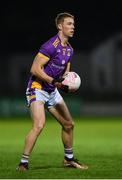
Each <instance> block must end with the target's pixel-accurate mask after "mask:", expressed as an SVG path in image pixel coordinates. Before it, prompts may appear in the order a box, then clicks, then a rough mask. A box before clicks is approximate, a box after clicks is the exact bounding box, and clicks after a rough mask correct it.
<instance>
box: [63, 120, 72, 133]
mask: <svg viewBox="0 0 122 180" xmlns="http://www.w3.org/2000/svg"><path fill="white" fill-rule="evenodd" d="M73 128H74V122H73V121H71V122H70V123H68V124H66V125H64V129H65V131H67V132H68V131H71V130H73Z"/></svg>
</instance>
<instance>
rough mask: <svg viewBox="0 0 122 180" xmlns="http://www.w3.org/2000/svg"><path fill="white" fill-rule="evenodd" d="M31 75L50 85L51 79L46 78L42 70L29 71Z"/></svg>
mask: <svg viewBox="0 0 122 180" xmlns="http://www.w3.org/2000/svg"><path fill="white" fill-rule="evenodd" d="M31 73H32V74H33V75H35V76H36V77H38V78H39V79H41V80H42V81H46V82H48V83H52V81H53V78H52V77H50V76H48V75H47V74H46V73H45V72H44V71H43V69H41V68H40V69H31Z"/></svg>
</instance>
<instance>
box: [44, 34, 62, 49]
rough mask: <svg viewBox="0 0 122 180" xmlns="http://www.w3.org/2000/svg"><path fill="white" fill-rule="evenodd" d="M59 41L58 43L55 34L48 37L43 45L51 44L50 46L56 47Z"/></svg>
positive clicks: (58, 40)
mask: <svg viewBox="0 0 122 180" xmlns="http://www.w3.org/2000/svg"><path fill="white" fill-rule="evenodd" d="M59 43H60V39H59V37H58V35H55V36H53V37H51V38H49V39H48V40H47V41H46V42H45V43H44V44H43V46H51V47H53V48H56V47H57V46H58V44H59Z"/></svg>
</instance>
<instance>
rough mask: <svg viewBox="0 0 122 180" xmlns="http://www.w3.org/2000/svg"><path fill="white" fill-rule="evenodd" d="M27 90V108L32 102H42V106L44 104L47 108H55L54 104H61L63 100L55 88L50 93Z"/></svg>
mask: <svg viewBox="0 0 122 180" xmlns="http://www.w3.org/2000/svg"><path fill="white" fill-rule="evenodd" d="M28 90H29V89H27V91H26V98H27V105H28V106H30V104H31V103H32V102H34V101H42V102H43V103H44V104H45V103H46V105H47V108H51V107H52V106H55V105H56V104H58V103H59V102H61V100H62V99H63V98H62V96H61V95H60V93H59V91H58V89H57V88H56V89H55V90H54V91H53V92H51V93H48V92H46V91H44V90H40V89H33V91H28Z"/></svg>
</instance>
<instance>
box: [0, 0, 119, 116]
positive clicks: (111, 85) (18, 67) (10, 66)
mask: <svg viewBox="0 0 122 180" xmlns="http://www.w3.org/2000/svg"><path fill="white" fill-rule="evenodd" d="M64 11H67V12H70V13H71V14H74V16H75V23H76V24H75V26H76V30H75V35H74V37H73V38H72V39H71V40H70V43H71V45H72V46H73V48H74V56H73V59H72V70H73V71H76V72H77V73H78V74H79V75H80V76H81V79H82V85H81V87H80V89H79V91H78V92H77V93H76V94H73V95H71V94H69V95H66V94H63V96H64V98H65V100H66V102H67V104H68V106H69V107H70V109H71V111H72V112H73V114H74V115H79V114H80V115H81V116H82V115H90V116H91V115H100V116H102V115H112V116H113V115H118V116H119V115H122V23H121V20H122V1H119V0H118V1H115V0H113V1H112V0H111V1H105V0H102V1H90V2H89V1H74V0H70V1H69V0H67V1H66V0H62V1H53V0H52V1H49V2H48V1H44V2H42V1H24V2H23V1H8V2H7V1H3V3H2V5H1V12H0V14H1V18H2V19H1V26H0V31H1V33H0V44H1V47H0V99H1V100H0V107H1V108H0V116H13V115H19V116H20V115H22V116H23V115H26V114H28V109H27V107H26V99H25V90H26V86H27V82H28V78H29V75H30V74H29V72H30V67H31V64H32V61H33V59H34V57H35V55H36V53H37V52H38V50H39V48H40V46H41V44H42V43H44V42H45V41H46V40H48V39H49V38H50V37H52V36H53V35H55V34H56V33H57V30H56V28H55V17H56V15H57V14H58V13H61V12H64Z"/></svg>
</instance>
